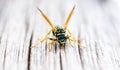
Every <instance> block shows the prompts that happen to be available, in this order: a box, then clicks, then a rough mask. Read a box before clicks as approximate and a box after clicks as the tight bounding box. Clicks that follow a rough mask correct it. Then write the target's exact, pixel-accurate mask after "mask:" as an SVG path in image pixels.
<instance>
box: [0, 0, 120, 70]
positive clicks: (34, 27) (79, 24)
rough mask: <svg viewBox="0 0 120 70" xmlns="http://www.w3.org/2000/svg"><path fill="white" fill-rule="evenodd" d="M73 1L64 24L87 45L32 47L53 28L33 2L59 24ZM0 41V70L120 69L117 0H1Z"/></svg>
mask: <svg viewBox="0 0 120 70" xmlns="http://www.w3.org/2000/svg"><path fill="white" fill-rule="evenodd" d="M74 5H76V8H75V11H74V14H73V16H72V18H71V20H70V22H69V26H68V29H70V30H71V32H72V34H73V35H74V36H76V37H77V38H83V39H85V40H84V41H82V42H81V44H82V45H83V46H85V48H83V49H81V48H79V47H78V46H77V45H76V44H75V43H72V44H73V45H74V48H72V47H71V46H69V45H68V46H66V48H65V51H63V50H60V48H59V46H58V43H56V44H55V45H53V47H54V48H53V50H52V52H49V45H48V43H49V41H45V42H43V43H42V44H40V45H39V46H37V47H35V48H30V46H31V45H33V44H35V43H37V42H38V38H42V37H43V36H44V35H46V33H47V32H48V30H50V29H51V28H50V26H49V25H48V23H47V22H46V21H45V20H44V19H43V18H42V17H41V15H40V13H39V12H38V10H37V9H36V8H37V7H39V8H41V10H42V11H44V13H45V14H46V15H47V16H48V17H49V18H50V19H51V21H52V22H53V23H54V24H55V25H61V26H63V25H64V22H65V19H66V17H67V16H68V13H69V12H70V10H71V9H72V7H73V6H74ZM50 36H51V37H52V34H51V35H50ZM0 41H1V42H0V70H120V1H119V0H66V1H65V0H0ZM55 47H56V48H55Z"/></svg>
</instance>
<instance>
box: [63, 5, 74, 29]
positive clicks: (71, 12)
mask: <svg viewBox="0 0 120 70" xmlns="http://www.w3.org/2000/svg"><path fill="white" fill-rule="evenodd" d="M74 9H75V6H74V7H73V8H72V10H71V11H70V13H69V15H68V17H67V19H66V21H65V24H64V30H66V29H67V26H68V22H69V20H70V18H71V16H72V14H73V12H74Z"/></svg>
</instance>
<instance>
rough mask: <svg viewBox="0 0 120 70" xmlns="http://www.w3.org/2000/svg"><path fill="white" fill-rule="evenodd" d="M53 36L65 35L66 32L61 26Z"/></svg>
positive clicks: (57, 27)
mask: <svg viewBox="0 0 120 70" xmlns="http://www.w3.org/2000/svg"><path fill="white" fill-rule="evenodd" d="M53 35H54V36H56V37H58V36H61V35H65V30H64V29H63V27H61V26H56V31H54V32H53Z"/></svg>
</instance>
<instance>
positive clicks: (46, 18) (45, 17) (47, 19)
mask: <svg viewBox="0 0 120 70" xmlns="http://www.w3.org/2000/svg"><path fill="white" fill-rule="evenodd" d="M37 9H38V11H39V12H40V13H41V14H42V17H43V18H44V19H45V20H46V21H47V22H48V23H49V25H50V26H51V27H52V29H53V30H56V28H55V26H54V25H53V23H52V22H51V21H50V19H49V18H48V17H47V16H46V15H45V14H44V13H43V12H42V10H40V9H39V8H37Z"/></svg>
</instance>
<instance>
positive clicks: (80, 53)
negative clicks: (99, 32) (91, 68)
mask: <svg viewBox="0 0 120 70" xmlns="http://www.w3.org/2000/svg"><path fill="white" fill-rule="evenodd" d="M78 52H79V56H80V62H81V66H82V68H83V70H84V62H83V59H82V49H80V47H79V46H78Z"/></svg>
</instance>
